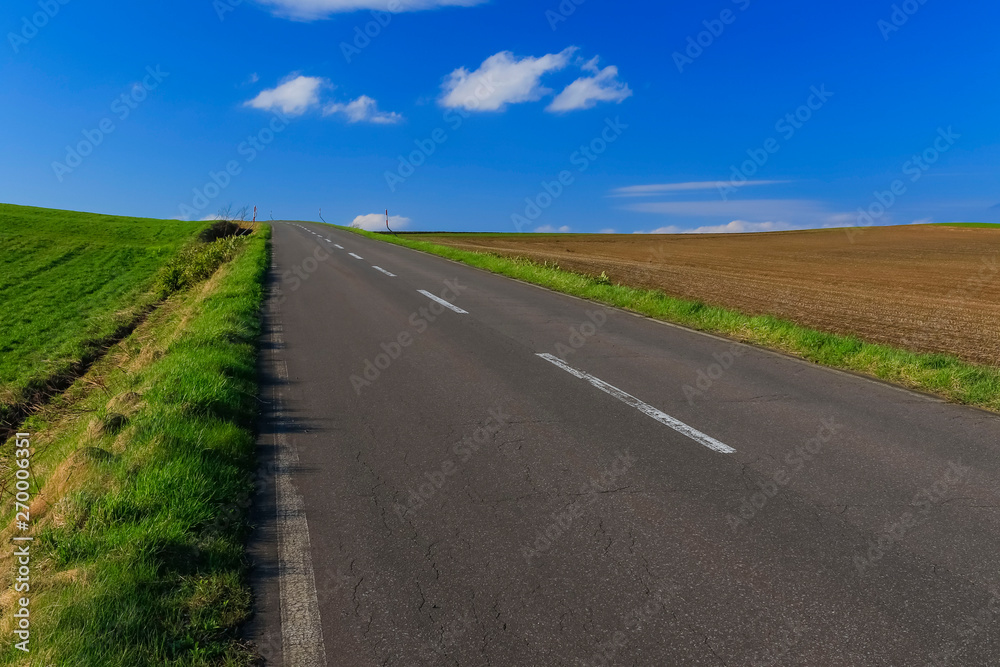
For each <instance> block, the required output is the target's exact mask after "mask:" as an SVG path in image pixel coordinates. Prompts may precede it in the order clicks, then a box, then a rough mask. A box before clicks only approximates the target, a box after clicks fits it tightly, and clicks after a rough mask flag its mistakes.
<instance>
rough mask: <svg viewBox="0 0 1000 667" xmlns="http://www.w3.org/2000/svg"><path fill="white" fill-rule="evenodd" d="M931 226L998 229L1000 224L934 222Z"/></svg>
mask: <svg viewBox="0 0 1000 667" xmlns="http://www.w3.org/2000/svg"><path fill="white" fill-rule="evenodd" d="M933 224H935V225H938V226H941V227H993V228H996V229H1000V223H996V222H936V223H933Z"/></svg>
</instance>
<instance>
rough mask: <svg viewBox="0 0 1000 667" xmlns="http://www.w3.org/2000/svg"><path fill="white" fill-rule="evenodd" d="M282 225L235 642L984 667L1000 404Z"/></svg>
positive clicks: (517, 661)
mask: <svg viewBox="0 0 1000 667" xmlns="http://www.w3.org/2000/svg"><path fill="white" fill-rule="evenodd" d="M273 227H274V265H273V270H272V284H271V288H272V299H271V303H270V306H269V310H268V313H267V321H266V328H267V331H268V336H270V334H271V333H273V332H275V331H279V332H280V341H279V337H266V338H265V343H266V344H265V354H264V355H263V356H264V358H263V361H262V378H263V379H264V382H265V385H271V386H272V387H271V388H273V389H275V390H276V393H277V394H278V395H280V398H279V399H276V400H279V401H280V403H281V405H280V409H279V407H278V406H276V405H275V401H274V400H269V401H268V402H267V403H265V415H264V418H263V421H262V425H261V441H260V442H261V445H260V453H261V461H262V476H261V480H262V484H261V485H260V493H259V495H258V498H257V500H258V502H257V506H256V509H255V515H256V522H257V524H258V529H257V531H256V533H255V537H254V540H253V542H252V545H251V556H252V558H253V560H254V570H253V572H254V587H255V594H256V597H257V614H256V617H255V619H254V621H253V623H252V624H251V626H250V627H249V628H248V637H249V638H250V639H252V640H254V641H255V642H256V643H257V644H258V646H259V647H260V650H261V652H262V654H263V655H264V656H265V657H266V658H267V660H268V664H273V665H282V664H287V661H285V662H283V659H284V656H285V655H287V654H289V653H290V652H289V646H288V642H290V641H303V640H302V639H301V637H302V633H301V632H293V631H292V629H290V628H283V623H284V624H286V625H287V624H289V623H291V622H293V621H294V622H299V621H298V619H300V618H302V617H303V616H302V615H303V614H309V613H312V615H313V617H314V618H313V617H310V619H307V620H310V621H311V622H315V623H316V627H317V628H318V629H320V630H321V633H318V634H319V635H321V636H317V635H316V634H314V635H308V636H310V637H311V639H309V641H318V642H322V644H323V646H324V648H325V656H326V661H327V664H329V665H348V666H358V667H361V666H367V665H386V666H390V665H393V666H412V665H462V666H465V665H504V666H509V665H650V666H654V665H655V666H660V665H852V666H856V665H995V664H1000V632H998V631H1000V623H998V620H1000V618H998V617H1000V593H997V592H996V591H998V590H1000V569H998V567H997V562H998V556H997V554H998V553H1000V522H998V513H997V507H998V506H1000V457H998V455H997V447H998V443H1000V417H998V416H996V415H993V414H989V413H985V412H982V411H978V410H974V409H970V408H966V407H962V406H956V405H949V404H947V403H944V402H942V401H939V400H937V399H935V398H932V397H928V396H923V395H920V394H915V393H912V392H908V391H904V390H901V389H899V388H896V387H893V386H890V385H886V384H883V383H880V382H875V381H871V380H868V379H866V378H861V377H856V376H852V375H849V374H845V373H840V372H836V371H832V370H829V369H824V368H821V367H818V366H815V365H812V364H809V363H805V362H802V361H799V360H795V359H791V358H788V357H785V356H782V355H778V354H775V353H772V352H768V351H765V350H760V349H757V348H752V347H746V346H741V345H734V344H733V343H732V342H730V341H724V340H721V339H718V338H714V337H711V336H706V335H703V334H699V333H695V332H692V331H688V330H685V329H681V328H678V327H673V326H668V325H663V324H660V323H656V322H652V321H650V320H647V319H644V318H641V317H637V316H634V315H631V314H629V313H625V312H622V311H617V310H613V309H605V308H602V307H600V306H597V305H595V304H592V303H588V302H585V301H581V300H578V299H574V298H571V297H567V296H564V295H559V294H555V293H552V292H549V291H546V290H543V289H539V288H537V287H533V286H530V285H526V284H523V283H519V282H517V281H513V280H509V279H507V278H503V277H500V276H495V275H492V274H489V273H486V272H482V271H479V270H477V269H473V268H471V267H468V266H464V265H459V264H455V263H452V262H449V261H447V260H445V259H442V258H439V257H433V256H429V255H425V254H422V253H418V252H415V251H411V250H408V249H405V248H400V247H397V246H393V245H390V244H387V243H382V242H379V241H374V240H369V239H367V238H363V237H360V236H358V235H355V234H351V233H349V232H344V231H340V230H337V229H334V228H330V227H329V226H327V225H320V224H312V223H294V224H293V223H277V224H275V225H273ZM328 239H329V240H328ZM335 244H339V245H340V246H343V248H344V249H343V250H341V249H339V248H337V247H335ZM348 253H355V254H356V255H358V256H360V257H361V258H363V259H362V260H358V259H356V258H355V257H352V256H350V255H349V254H348ZM375 266H377V267H379V269H381V270H377V269H374V268H373V267H375ZM386 272H389V273H391V274H393V275H388V273H386ZM418 290H426V291H428V292H430V293H432V294H434V295H437V296H439V297H440V298H442V299H444V300H445V301H447V302H448V303H450V304H451V305H453V306H455V307H457V308H458V309H460V310H464V311H466V312H464V313H460V312H455V311H454V310H450V309H448V308H444V307H441V306H439V305H432V304H434V302H432V301H431V300H430V299H429V298H428V297H426V296H424V295H422V294H420V293H419V292H418ZM268 341H270V342H268ZM274 341H279V342H274ZM406 341H408V342H406ZM540 353H549V354H552V355H555V356H558V357H560V358H562V359H563V360H564V361H565V363H566V364H568V365H570V366H572V367H573V368H576V369H579V370H581V371H584V372H586V373H588V374H590V375H592V376H594V377H596V378H599V379H600V380H602V381H604V382H606V383H609V384H610V385H613V386H614V387H616V388H618V389H620V390H621V391H623V392H627V394H629V395H631V396H633V397H635V398H637V399H639V400H641V401H642V402H644V403H645V404H648V405H649V406H652V407H653V408H656V409H657V410H660V411H662V412H664V413H666V414H667V415H669V416H671V417H672V418H675V419H677V420H680V421H681V422H683V423H684V424H686V425H688V426H690V427H692V428H694V429H697V430H698V431H700V432H702V433H704V434H707V435H708V436H710V437H711V438H714V439H717V440H718V441H721V442H722V443H725V445H728V446H729V447H732V448H733V449H735V450H736V451H735V453H732V454H725V453H719V452H718V451H713V450H711V449H709V448H706V447H704V446H702V445H701V444H699V443H698V442H696V441H695V440H693V439H691V438H690V437H687V436H685V435H684V434H683V433H681V432H678V431H677V430H674V429H672V428H668V427H667V426H665V425H664V424H663V423H661V422H659V421H657V420H656V419H653V418H650V416H649V415H648V414H644V413H643V412H641V411H640V410H638V409H636V408H635V407H633V406H632V405H629V404H626V403H625V402H622V401H621V400H616V398H615V397H614V396H612V395H609V394H608V393H605V392H603V391H599V390H598V389H596V388H595V387H594V386H592V385H591V384H588V383H587V382H586V381H583V380H581V379H579V378H578V377H575V376H573V375H571V374H569V373H567V372H564V371H563V370H561V369H560V368H558V367H556V366H554V365H553V364H551V363H548V362H547V361H545V360H544V359H542V358H539V357H538V356H537V355H538V354H540ZM380 355H382V356H380ZM276 363H281V364H284V365H285V366H286V367H287V380H286V379H284V377H283V373H275V372H274V370H273V368H272V366H273V365H274V364H276ZM265 389H267V387H265ZM264 395H265V396H270V395H272V394H271V392H270V391H265V392H264ZM275 415H280V418H278V417H276V416H275ZM276 433H281V434H282V437H283V438H284V441H285V442H287V446H288V447H290V448H292V449H293V450H294V453H295V457H294V460H295V461H296V462H295V464H294V466H291V467H290V468H288V467H286V468H283V469H282V470H283V471H284V474H287V475H288V476H289V477H288V479H289V480H290V481H291V484H292V486H293V487H294V490H295V492H296V493H297V494H298V496H299V497H301V501H302V506H303V507H304V516H305V518H306V520H307V522H308V533H309V534H308V538H309V539H308V540H307V541H306V543H307V544H308V545H309V546H308V551H309V553H308V554H306V556H308V557H309V558H311V563H312V573H311V574H310V576H311V577H312V578H313V579H314V582H311V583H310V585H311V586H314V588H315V604H314V605H312V606H310V605H308V604H306V605H304V606H305V607H306V608H310V607H311V608H313V612H309V611H308V609H306V611H302V608H303V605H302V604H300V603H301V601H300V600H297V599H282V597H283V595H284V596H285V597H289V596H290V595H292V593H288V592H285V593H282V590H284V589H282V587H281V586H280V585H279V584H280V581H279V580H280V578H281V576H283V575H282V572H283V571H284V570H283V569H282V565H281V560H282V553H285V555H286V556H287V555H288V554H287V550H288V549H289V548H290V547H289V546H288V545H289V544H301V543H302V541H301V540H295V541H290V540H288V539H285V541H284V542H282V539H283V538H282V535H283V533H282V531H283V530H285V531H287V530H290V528H289V527H288V526H289V525H298V524H297V523H295V524H289V523H284V524H283V523H282V522H283V521H284V519H282V518H280V517H279V516H278V514H277V513H276V511H275V506H276V505H275V504H276V502H278V504H279V506H280V499H279V501H276V500H275V493H276V492H275V487H276V485H275V484H271V483H268V480H269V479H273V476H274V474H275V465H274V461H275V460H277V459H278V458H279V457H278V454H277V452H276V451H275V448H276V447H278V446H277V445H274V444H273V443H274V442H276V440H275V439H274V438H272V436H274V434H276ZM290 460H291V459H290ZM279 486H280V485H279ZM286 535H287V533H286ZM282 544H284V546H282ZM283 549H284V550H285V551H284V552H283V551H282V550H283ZM300 555H301V554H300ZM292 556H296V555H295V554H292ZM286 570H287V568H286ZM287 588H288V590H290V591H299V588H297V587H287ZM296 594H297V593H296ZM289 610H293V611H294V613H291V612H290V611H289ZM296 638H298V639H296ZM288 667H300V666H299V665H288ZM302 667H309V666H308V665H305V666H302Z"/></svg>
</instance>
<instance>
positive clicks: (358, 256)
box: [347, 252, 364, 259]
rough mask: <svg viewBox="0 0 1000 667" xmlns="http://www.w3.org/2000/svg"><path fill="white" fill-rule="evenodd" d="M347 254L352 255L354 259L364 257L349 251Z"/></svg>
mask: <svg viewBox="0 0 1000 667" xmlns="http://www.w3.org/2000/svg"><path fill="white" fill-rule="evenodd" d="M347 254H348V255H350V256H351V257H353V258H354V259H364V257H362V256H361V255H355V254H354V253H353V252H349V253H347Z"/></svg>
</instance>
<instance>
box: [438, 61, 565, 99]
mask: <svg viewBox="0 0 1000 667" xmlns="http://www.w3.org/2000/svg"><path fill="white" fill-rule="evenodd" d="M575 51H576V47H573V46H571V47H569V48H568V49H565V50H564V51H562V52H560V53H550V54H547V55H544V56H542V57H540V58H534V57H532V56H528V57H525V58H520V59H519V58H517V56H515V55H514V54H513V53H511V52H510V51H501V52H500V53H497V54H495V55H492V56H490V57H489V58H487V59H486V60H484V61H483V64H482V65H480V66H479V68H478V69H477V70H475V71H474V72H470V71H469V70H467V69H465V68H464V67H461V68H459V69H457V70H455V71H454V72H452V73H451V74H449V75H448V77H447V79H446V80H445V82H444V83H443V84H442V86H441V88H442V90H443V91H444V94H443V95H442V96H441V105H442V106H444V107H447V108H450V109H456V108H464V109H466V110H468V111H503V110H504V109H506V107H507V105H508V104H518V103H520V102H537V101H538V100H540V99H542V98H543V97H545V96H546V95H549V94H551V93H552V91H551V90H549V89H548V88H545V87H544V86H542V84H541V78H542V76H544V75H545V74H548V73H549V72H555V71H557V70H560V69H563V68H564V67H566V66H567V65H568V64H569V59H570V57H571V56H572V55H573V53H574V52H575Z"/></svg>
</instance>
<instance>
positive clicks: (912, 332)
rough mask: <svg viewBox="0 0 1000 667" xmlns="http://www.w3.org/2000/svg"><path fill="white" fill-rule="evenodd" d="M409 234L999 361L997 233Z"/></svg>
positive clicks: (907, 229)
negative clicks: (547, 262) (602, 273)
mask: <svg viewBox="0 0 1000 667" xmlns="http://www.w3.org/2000/svg"><path fill="white" fill-rule="evenodd" d="M413 236H414V237H415V238H420V239H423V240H428V241H433V242H436V243H441V244H445V245H451V246H455V247H460V248H465V249H469V250H487V251H493V252H497V253H499V254H503V255H511V256H524V257H530V258H533V259H536V260H548V261H554V262H557V263H558V264H559V266H560V267H562V268H564V269H568V270H572V271H580V272H584V273H592V274H600V273H601V271H606V272H607V274H608V276H610V277H611V279H612V280H613V281H614V282H616V283H617V282H621V283H625V284H628V285H636V286H642V287H654V288H659V289H662V290H664V291H665V292H667V293H668V294H672V295H675V296H681V297H686V298H690V299H699V300H701V301H704V302H706V303H710V304H716V305H722V306H729V307H731V308H735V309H738V310H740V311H743V312H747V313H753V314H763V313H766V314H772V315H777V316H780V317H783V318H787V319H790V320H793V321H795V322H798V323H800V324H803V325H807V326H810V327H814V328H817V329H821V330H824V331H832V332H838V333H852V334H857V335H858V336H860V337H862V338H864V339H867V340H871V341H877V342H883V343H889V344H892V345H897V346H902V347H906V348H909V349H913V350H920V351H928V352H948V353H953V354H957V355H959V356H961V357H962V358H964V359H967V360H970V361H976V362H980V363H987V364H992V365H1000V229H995V228H970V227H942V226H923V225H921V226H900V227H879V228H871V229H867V230H857V229H855V230H851V231H850V235H849V232H848V231H847V230H844V229H839V230H816V231H804V232H777V233H769V234H740V235H735V234H699V235H690V234H684V235H554V234H553V235H531V234H525V235H476V234H424V235H413Z"/></svg>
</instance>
